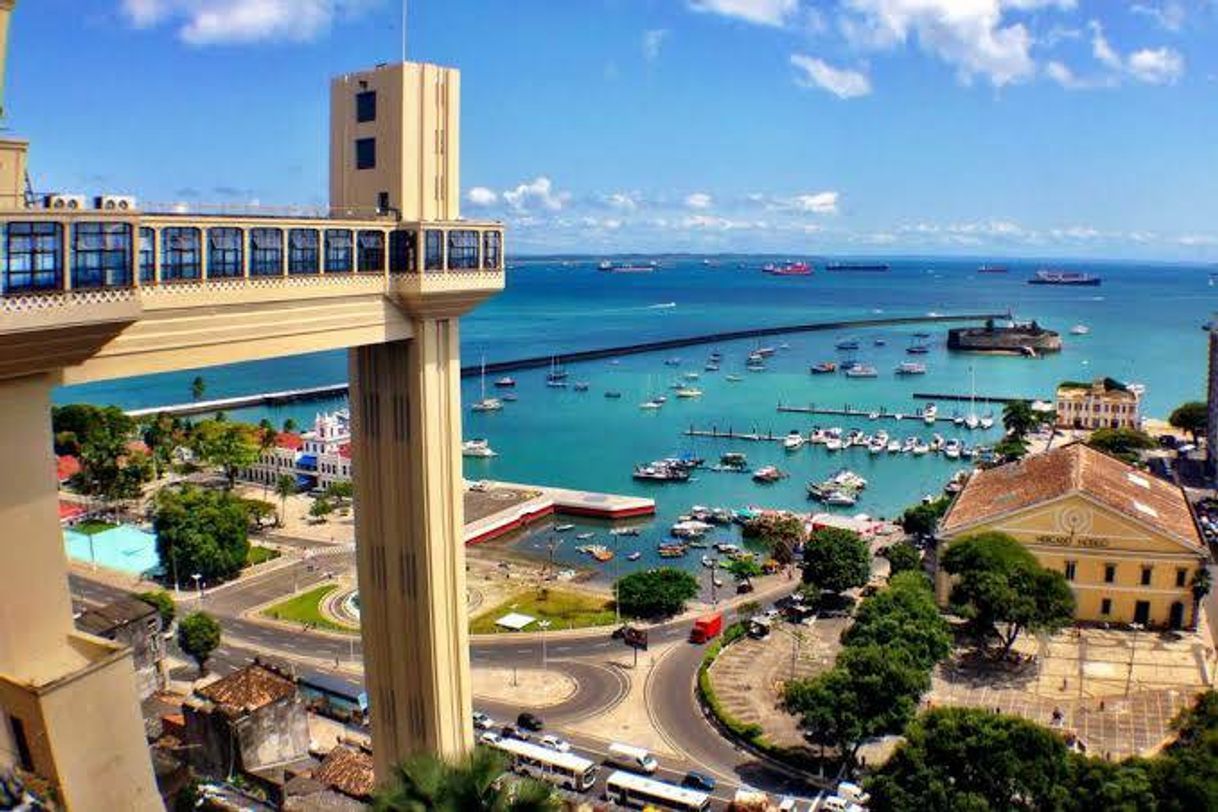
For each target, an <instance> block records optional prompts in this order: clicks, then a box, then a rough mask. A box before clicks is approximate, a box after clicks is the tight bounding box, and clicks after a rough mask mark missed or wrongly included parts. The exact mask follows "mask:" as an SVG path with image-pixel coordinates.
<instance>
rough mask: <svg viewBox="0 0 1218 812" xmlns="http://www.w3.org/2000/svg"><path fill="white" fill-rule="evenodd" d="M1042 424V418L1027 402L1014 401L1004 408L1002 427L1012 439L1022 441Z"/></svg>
mask: <svg viewBox="0 0 1218 812" xmlns="http://www.w3.org/2000/svg"><path fill="white" fill-rule="evenodd" d="M1040 424H1041V418H1040V416H1039V415H1037V414H1036V410H1035V409H1033V408H1032V404H1031V403H1029V402H1028V401H1026V400H1012V401H1011V402H1010V403H1008V404H1007V405H1006V406H1004V407H1003V408H1002V425H1003V427H1004V428H1006V430H1007V434H1009V435H1011V436H1012V437H1015V438H1017V439H1020V440H1022V439H1023V438H1024V437H1027V436H1028V435H1029V434H1031V433H1032V432H1033V431H1035V430H1036V427H1037V426H1039V425H1040Z"/></svg>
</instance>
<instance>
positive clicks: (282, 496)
mask: <svg viewBox="0 0 1218 812" xmlns="http://www.w3.org/2000/svg"><path fill="white" fill-rule="evenodd" d="M295 494H296V478H295V477H293V476H292V475H291V474H280V475H279V478H278V479H276V480H275V495H276V496H278V497H279V525H280V526H281V527H282V526H283V513H284V511H285V510H286V509H287V501H288V497H289V496H294V495H295Z"/></svg>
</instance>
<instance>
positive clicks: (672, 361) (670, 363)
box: [664, 357, 681, 367]
mask: <svg viewBox="0 0 1218 812" xmlns="http://www.w3.org/2000/svg"><path fill="white" fill-rule="evenodd" d="M664 366H666V367H679V366H681V359H680V358H675V357H674V358H669V359H668V360H666V361H665V362H664Z"/></svg>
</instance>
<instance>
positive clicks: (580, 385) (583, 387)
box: [574, 381, 588, 392]
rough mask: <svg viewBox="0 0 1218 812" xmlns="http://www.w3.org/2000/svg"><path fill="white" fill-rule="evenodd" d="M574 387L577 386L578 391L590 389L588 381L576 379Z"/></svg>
mask: <svg viewBox="0 0 1218 812" xmlns="http://www.w3.org/2000/svg"><path fill="white" fill-rule="evenodd" d="M574 388H575V391H576V392H587V391H588V382H587V381H576V383H575V387H574Z"/></svg>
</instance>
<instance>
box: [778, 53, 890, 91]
mask: <svg viewBox="0 0 1218 812" xmlns="http://www.w3.org/2000/svg"><path fill="white" fill-rule="evenodd" d="M791 64H792V65H794V66H795V67H796V68H798V69H799V70H800V72H801V75H800V77H799V78H798V79H797V80H796V81H797V82H798V83H799V84H800V85H802V86H804V87H819V88H822V89H824V90H827V91H829V92H830V93H832V94H833V95H834V96H837V97H838V98H839V99H854V98H857V97H859V96H866V95H867V94H869V93H870V92H871V80H870V79H868V78H867V74H865V73H861V72H859V71H856V70H850V69H848V68H835V67H833V66H832V65H830V64H828V63H827V62H825V61H824V60H821V59H816V58H815V57H811V56H805V55H803V54H791Z"/></svg>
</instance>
